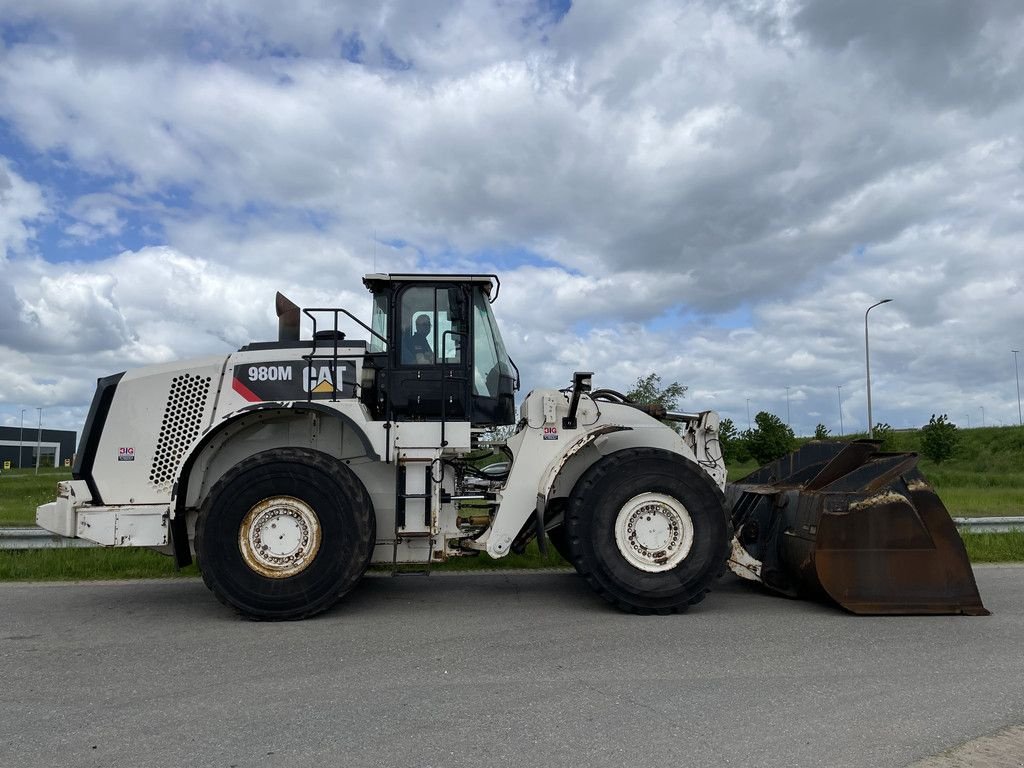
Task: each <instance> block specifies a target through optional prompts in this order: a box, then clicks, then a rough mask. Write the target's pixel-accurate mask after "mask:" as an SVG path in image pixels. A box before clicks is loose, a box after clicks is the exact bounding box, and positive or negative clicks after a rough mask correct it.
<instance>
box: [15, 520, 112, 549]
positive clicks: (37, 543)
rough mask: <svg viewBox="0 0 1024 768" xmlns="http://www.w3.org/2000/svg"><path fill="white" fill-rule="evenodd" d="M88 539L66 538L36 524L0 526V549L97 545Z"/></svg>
mask: <svg viewBox="0 0 1024 768" xmlns="http://www.w3.org/2000/svg"><path fill="white" fill-rule="evenodd" d="M98 546H99V544H96V543H95V542H92V541H89V540H88V539H68V538H65V537H64V536H61V535H60V534H57V533H51V532H50V531H47V530H45V529H43V528H39V527H38V526H34V525H33V526H32V527H30V528H0V549H66V548H68V547H72V548H78V547H98Z"/></svg>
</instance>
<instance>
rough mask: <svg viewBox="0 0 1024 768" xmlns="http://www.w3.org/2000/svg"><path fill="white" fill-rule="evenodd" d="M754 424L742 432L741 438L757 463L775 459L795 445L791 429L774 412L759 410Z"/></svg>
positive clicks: (765, 462) (794, 437)
mask: <svg viewBox="0 0 1024 768" xmlns="http://www.w3.org/2000/svg"><path fill="white" fill-rule="evenodd" d="M754 424H756V426H755V427H754V428H753V429H748V430H746V431H745V432H744V433H743V438H744V440H745V441H746V443H747V447H748V448H749V449H750V455H751V456H753V457H754V459H755V460H756V461H757V463H758V464H767V463H769V462H771V461H775V459H778V458H780V457H782V456H785V455H786V454H787V453H789V452H790V451H792V450H793V448H794V447H795V446H796V436H795V435H794V434H793V430H792V429H790V428H789V426H787V424H786V423H785V422H784V421H783V420H782V419H780V418H779V417H778V416H776V415H775V414H774V413H768V412H767V411H761V412H760V413H759V414H757V416H755V417H754Z"/></svg>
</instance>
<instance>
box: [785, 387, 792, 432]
mask: <svg viewBox="0 0 1024 768" xmlns="http://www.w3.org/2000/svg"><path fill="white" fill-rule="evenodd" d="M786 426H787V427H789V428H790V429H792V428H793V422H792V421H790V419H789V387H786Z"/></svg>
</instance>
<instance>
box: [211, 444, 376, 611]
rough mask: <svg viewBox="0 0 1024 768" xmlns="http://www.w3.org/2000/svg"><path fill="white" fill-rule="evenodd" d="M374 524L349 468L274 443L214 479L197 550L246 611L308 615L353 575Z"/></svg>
mask: <svg viewBox="0 0 1024 768" xmlns="http://www.w3.org/2000/svg"><path fill="white" fill-rule="evenodd" d="M375 529H376V525H375V517H374V512H373V505H372V503H371V501H370V497H369V494H368V493H367V492H366V489H365V488H364V487H363V484H362V483H361V482H360V481H359V478H358V477H356V476H355V474H354V473H353V472H352V470H350V469H349V468H348V467H347V466H345V465H344V464H342V463H341V462H339V461H338V460H337V459H334V458H333V457H331V456H328V455H327V454H324V453H320V452H318V451H312V450H308V449H304V448H278V449H274V450H269V451H263V452H261V453H257V454H255V455H254V456H250V457H249V458H247V459H245V460H244V461H241V462H239V463H238V464H237V465H236V466H235V467H233V468H232V469H231V470H229V471H228V472H227V473H226V474H225V475H224V476H223V477H222V478H221V479H220V480H218V481H217V482H216V483H215V484H214V486H213V488H212V489H211V491H210V493H209V494H208V495H207V497H206V500H205V501H204V503H203V506H202V508H201V509H200V512H199V520H198V522H197V523H196V538H195V546H196V555H197V559H198V561H199V568H200V571H201V572H202V574H203V581H204V582H206V586H207V587H209V588H210V590H211V591H212V592H213V593H214V595H216V597H217V599H218V600H220V601H221V602H222V603H224V604H225V605H228V606H230V607H232V608H234V609H235V610H236V611H238V612H239V613H241V614H242V615H243V616H246V617H248V618H250V619H257V620H287V619H302V618H306V617H308V616H313V615H314V614H317V613H320V612H322V611H325V610H327V609H328V608H330V607H331V606H332V605H334V603H336V602H337V601H338V600H339V599H340V598H341V597H342V596H343V595H344V594H345V593H347V592H348V591H349V590H350V589H351V588H352V587H353V586H354V585H355V584H356V582H357V581H358V580H359V578H360V577H361V576H362V575H363V573H364V572H365V570H366V567H367V566H368V565H369V562H370V557H371V555H372V553H373V545H374V539H375V534H376V530H375Z"/></svg>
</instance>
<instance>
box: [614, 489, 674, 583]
mask: <svg viewBox="0 0 1024 768" xmlns="http://www.w3.org/2000/svg"><path fill="white" fill-rule="evenodd" d="M615 544H616V546H618V548H619V552H620V553H621V554H622V556H623V557H624V558H626V562H628V563H629V564H630V565H632V566H633V567H634V568H639V569H640V570H641V571H648V572H650V573H661V572H662V571H670V570H672V569H673V568H675V567H676V566H677V565H679V563H681V562H682V561H683V560H684V559H685V558H686V556H687V555H688V554H689V553H690V548H691V547H692V546H693V520H692V519H691V518H690V513H689V512H687V511H686V507H685V506H684V505H683V503H682V502H681V501H679V500H678V499H674V498H672V497H671V496H666V495H664V494H661V493H641V494H640V495H639V496H634V497H633V498H632V499H630V500H629V501H627V502H626V503H625V504H624V505H623V506H622V509H620V510H619V515H618V517H617V518H616V519H615Z"/></svg>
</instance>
